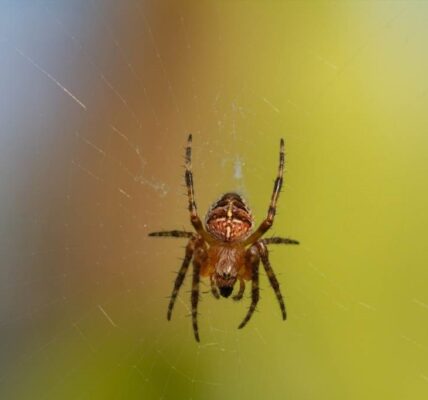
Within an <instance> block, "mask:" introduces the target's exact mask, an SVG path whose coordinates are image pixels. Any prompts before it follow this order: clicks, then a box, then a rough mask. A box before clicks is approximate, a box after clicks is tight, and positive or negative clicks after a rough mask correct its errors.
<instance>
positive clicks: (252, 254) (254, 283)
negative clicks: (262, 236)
mask: <svg viewBox="0 0 428 400" xmlns="http://www.w3.org/2000/svg"><path fill="white" fill-rule="evenodd" d="M247 262H248V266H249V267H250V268H251V304H250V308H249V310H248V312H247V315H246V316H245V318H244V320H243V321H242V322H241V324H240V325H239V326H238V328H239V329H242V328H243V327H244V326H245V325H246V324H247V322H248V321H249V320H250V318H251V316H252V315H253V313H254V311H255V309H256V306H257V303H258V302H259V297H260V295H259V292H260V290H259V263H260V257H259V252H258V249H257V247H256V246H251V247H250V248H249V249H248V250H247Z"/></svg>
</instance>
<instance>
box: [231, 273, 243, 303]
mask: <svg viewBox="0 0 428 400" xmlns="http://www.w3.org/2000/svg"><path fill="white" fill-rule="evenodd" d="M244 292H245V282H244V280H243V279H242V278H239V292H238V293H237V294H235V296H233V297H232V299H233V300H235V301H239V300H241V299H242V297H243V296H244Z"/></svg>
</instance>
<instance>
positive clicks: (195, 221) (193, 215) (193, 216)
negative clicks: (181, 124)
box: [184, 134, 212, 242]
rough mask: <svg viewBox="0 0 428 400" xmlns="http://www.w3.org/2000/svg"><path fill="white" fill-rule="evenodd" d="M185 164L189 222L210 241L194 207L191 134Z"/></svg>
mask: <svg viewBox="0 0 428 400" xmlns="http://www.w3.org/2000/svg"><path fill="white" fill-rule="evenodd" d="M185 166H186V172H185V174H184V178H185V181H186V187H187V197H188V199H189V212H190V222H191V223H192V225H193V227H194V228H195V230H196V232H198V233H199V234H200V235H201V236H202V237H203V238H204V239H205V241H207V242H212V240H211V236H210V235H209V234H208V233H207V232H206V231H205V230H204V227H203V225H202V221H201V219H200V218H199V215H198V211H197V208H196V202H195V191H194V188H193V173H192V135H191V134H190V135H189V137H188V139H187V146H186V155H185Z"/></svg>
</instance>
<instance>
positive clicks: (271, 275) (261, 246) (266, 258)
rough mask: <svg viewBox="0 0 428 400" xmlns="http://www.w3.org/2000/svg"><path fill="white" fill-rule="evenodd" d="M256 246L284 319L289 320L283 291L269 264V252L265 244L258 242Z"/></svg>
mask: <svg viewBox="0 0 428 400" xmlns="http://www.w3.org/2000/svg"><path fill="white" fill-rule="evenodd" d="M256 246H257V248H258V249H259V254H260V258H261V260H262V264H263V266H264V268H265V271H266V275H267V277H268V279H269V282H270V285H271V286H272V289H273V290H274V291H275V295H276V298H277V300H278V303H279V307H280V308H281V313H282V319H283V320H285V319H286V318H287V313H286V311H285V304H284V299H283V297H282V294H281V290H280V288H279V282H278V279H276V276H275V273H274V272H273V269H272V266H271V265H270V262H269V256H268V250H267V248H266V246H265V245H264V243H261V242H257V243H256Z"/></svg>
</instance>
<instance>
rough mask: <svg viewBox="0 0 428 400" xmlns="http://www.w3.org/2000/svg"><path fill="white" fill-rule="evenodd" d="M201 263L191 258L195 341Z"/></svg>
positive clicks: (197, 339) (196, 335)
mask: <svg viewBox="0 0 428 400" xmlns="http://www.w3.org/2000/svg"><path fill="white" fill-rule="evenodd" d="M200 271H201V265H200V264H199V262H197V261H195V260H193V278H192V292H191V295H190V300H191V303H192V325H193V333H194V334H195V339H196V341H197V342H200V340H199V329H198V302H199V281H200V275H199V274H200Z"/></svg>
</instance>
